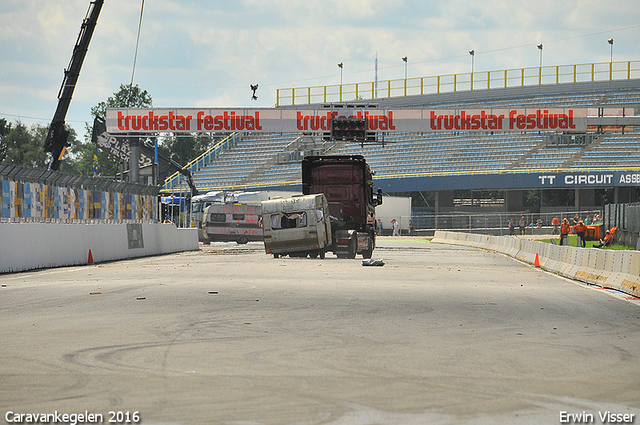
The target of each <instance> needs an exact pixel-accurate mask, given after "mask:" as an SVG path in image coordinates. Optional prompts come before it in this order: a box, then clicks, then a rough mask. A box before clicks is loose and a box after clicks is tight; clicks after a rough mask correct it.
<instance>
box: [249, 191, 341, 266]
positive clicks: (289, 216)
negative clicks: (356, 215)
mask: <svg viewBox="0 0 640 425" xmlns="http://www.w3.org/2000/svg"><path fill="white" fill-rule="evenodd" d="M262 217H263V231H264V250H265V253H267V254H273V256H274V258H278V257H279V256H281V255H289V256H291V257H306V256H307V255H308V256H310V257H312V258H315V257H318V256H320V258H324V257H325V253H326V251H327V250H328V249H329V248H330V246H331V243H332V239H331V222H330V219H329V204H328V203H327V199H326V198H325V196H324V195H323V194H316V195H306V196H294V197H290V198H278V199H271V200H268V201H263V202H262Z"/></svg>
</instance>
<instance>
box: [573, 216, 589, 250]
mask: <svg viewBox="0 0 640 425" xmlns="http://www.w3.org/2000/svg"><path fill="white" fill-rule="evenodd" d="M573 230H574V232H576V235H578V241H577V243H576V246H580V244H582V247H583V248H586V247H587V241H585V240H584V237H585V234H586V233H587V225H586V224H584V221H582V220H580V221H578V224H576V225H575V226H573Z"/></svg>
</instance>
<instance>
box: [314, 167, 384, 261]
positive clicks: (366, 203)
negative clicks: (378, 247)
mask: <svg viewBox="0 0 640 425" xmlns="http://www.w3.org/2000/svg"><path fill="white" fill-rule="evenodd" d="M302 193H303V194H305V195H309V194H320V193H322V194H324V195H325V197H326V198H327V202H328V203H329V214H330V218H331V229H332V235H333V238H334V244H333V247H332V250H333V252H334V253H335V254H336V255H337V256H338V257H346V258H355V256H356V254H361V255H362V256H363V257H364V258H371V256H372V253H373V250H374V249H375V242H376V234H375V208H376V206H377V205H380V204H382V191H381V190H380V189H378V191H377V192H374V189H373V173H372V172H371V169H370V168H369V165H368V164H367V162H366V161H365V159H364V157H363V156H362V155H326V156H308V157H305V159H304V160H303V161H302Z"/></svg>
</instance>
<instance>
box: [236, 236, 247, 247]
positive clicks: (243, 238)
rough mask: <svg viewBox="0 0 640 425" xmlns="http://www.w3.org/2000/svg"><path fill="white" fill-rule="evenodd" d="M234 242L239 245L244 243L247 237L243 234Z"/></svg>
mask: <svg viewBox="0 0 640 425" xmlns="http://www.w3.org/2000/svg"><path fill="white" fill-rule="evenodd" d="M236 242H238V243H239V244H240V245H244V244H246V243H247V242H249V238H248V237H246V236H244V235H243V236H240V238H239V239H238V240H237V241H236Z"/></svg>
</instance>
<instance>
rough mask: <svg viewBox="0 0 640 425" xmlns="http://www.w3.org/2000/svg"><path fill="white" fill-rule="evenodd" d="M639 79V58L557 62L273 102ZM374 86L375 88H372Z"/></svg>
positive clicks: (293, 95)
mask: <svg viewBox="0 0 640 425" xmlns="http://www.w3.org/2000/svg"><path fill="white" fill-rule="evenodd" d="M631 78H640V61H622V62H601V63H588V64H579V65H557V66H542V67H533V68H517V69H506V70H500V71H482V72H473V73H471V72H467V73H462V74H447V75H438V76H431V77H414V78H401V79H397V80H381V81H378V82H377V84H376V82H372V81H369V82H364V83H348V84H335V85H328V86H312V87H296V88H286V89H277V91H276V105H277V106H283V105H303V104H311V103H330V102H345V101H352V100H373V99H377V98H384V97H400V96H411V95H420V94H433V93H446V92H455V91H462V90H479V89H492V88H503V87H519V86H530V85H536V84H559V83H577V82H585V81H607V80H629V79H631ZM376 86H377V87H376Z"/></svg>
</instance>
